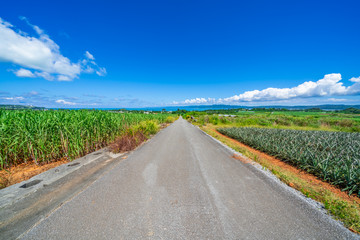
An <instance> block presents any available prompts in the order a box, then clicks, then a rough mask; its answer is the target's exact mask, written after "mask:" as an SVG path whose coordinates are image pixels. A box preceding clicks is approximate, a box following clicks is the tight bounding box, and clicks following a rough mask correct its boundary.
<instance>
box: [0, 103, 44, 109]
mask: <svg viewBox="0 0 360 240" xmlns="http://www.w3.org/2000/svg"><path fill="white" fill-rule="evenodd" d="M0 109H7V110H23V109H33V110H44V109H45V108H44V107H35V106H28V105H8V104H0Z"/></svg>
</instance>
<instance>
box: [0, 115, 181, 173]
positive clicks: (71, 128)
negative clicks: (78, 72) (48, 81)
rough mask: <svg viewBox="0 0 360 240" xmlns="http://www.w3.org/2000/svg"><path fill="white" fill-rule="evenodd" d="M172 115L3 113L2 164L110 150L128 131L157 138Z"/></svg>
mask: <svg viewBox="0 0 360 240" xmlns="http://www.w3.org/2000/svg"><path fill="white" fill-rule="evenodd" d="M171 116H172V115H170V114H139V113H116V112H108V111H100V110H48V111H34V110H1V109H0V164H1V168H8V167H10V166H12V165H16V164H19V163H23V162H28V161H35V162H37V163H40V162H50V161H56V160H59V159H61V158H64V157H66V158H68V159H75V158H77V157H80V156H83V155H85V154H87V153H90V152H92V151H95V150H97V149H100V148H102V147H105V146H107V145H108V144H109V143H111V142H112V141H114V140H115V139H116V138H117V137H119V136H121V135H123V134H126V131H129V130H128V129H133V131H137V132H139V131H141V132H142V133H143V134H144V135H149V134H154V133H155V132H156V131H157V130H158V128H159V126H158V124H160V123H165V122H171V121H172V120H174V119H172V118H169V117H171Z"/></svg>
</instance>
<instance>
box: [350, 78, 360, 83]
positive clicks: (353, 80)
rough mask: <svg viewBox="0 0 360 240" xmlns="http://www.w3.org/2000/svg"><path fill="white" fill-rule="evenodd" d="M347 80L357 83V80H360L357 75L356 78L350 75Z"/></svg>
mask: <svg viewBox="0 0 360 240" xmlns="http://www.w3.org/2000/svg"><path fill="white" fill-rule="evenodd" d="M349 81H350V82H355V83H358V82H360V77H357V78H355V77H352V78H350V79H349Z"/></svg>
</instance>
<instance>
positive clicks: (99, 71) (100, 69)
mask: <svg viewBox="0 0 360 240" xmlns="http://www.w3.org/2000/svg"><path fill="white" fill-rule="evenodd" d="M96 74H97V75H99V76H101V77H102V76H105V75H106V74H107V72H106V69H105V68H103V67H101V68H99V70H98V71H96Z"/></svg>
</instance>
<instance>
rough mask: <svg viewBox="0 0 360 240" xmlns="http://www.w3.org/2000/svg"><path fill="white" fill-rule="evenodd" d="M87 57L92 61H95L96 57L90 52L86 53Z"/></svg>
mask: <svg viewBox="0 0 360 240" xmlns="http://www.w3.org/2000/svg"><path fill="white" fill-rule="evenodd" d="M85 56H86V57H87V58H88V59H90V60H95V58H94V56H93V55H92V54H91V53H89V52H88V51H86V52H85Z"/></svg>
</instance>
